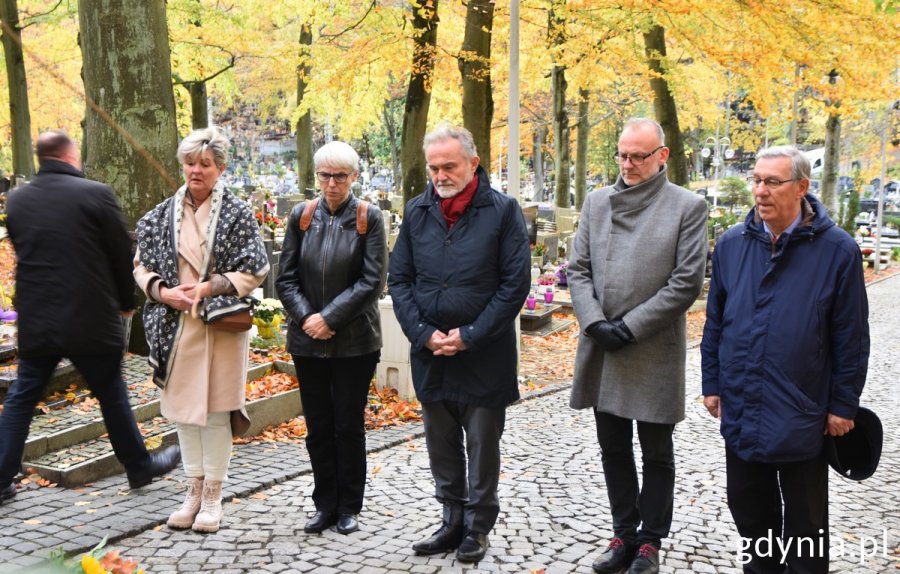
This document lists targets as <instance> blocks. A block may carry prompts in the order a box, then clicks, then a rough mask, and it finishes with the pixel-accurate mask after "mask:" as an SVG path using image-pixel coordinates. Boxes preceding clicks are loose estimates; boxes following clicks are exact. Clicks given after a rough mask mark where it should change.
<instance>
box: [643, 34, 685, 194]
mask: <svg viewBox="0 0 900 574" xmlns="http://www.w3.org/2000/svg"><path fill="white" fill-rule="evenodd" d="M644 50H645V53H646V54H647V63H648V66H649V67H650V70H651V71H653V73H654V77H653V78H652V79H651V80H650V88H651V89H652V90H653V95H654V98H653V109H654V111H655V113H656V121H658V122H659V124H660V125H661V126H662V128H663V132H664V133H665V135H666V146H667V147H668V148H669V161H668V162H667V165H668V167H669V181H671V182H672V183H674V184H676V185H684V186H686V185H687V184H688V168H687V157H686V156H685V155H684V139H683V137H682V135H681V129H680V128H679V127H678V109H677V108H676V107H675V98H674V97H672V92H671V91H670V90H669V83H668V82H667V81H666V78H665V76H664V71H665V70H664V69H663V60H664V59H665V57H666V32H665V29H664V28H663V27H662V26H653V28H651V29H650V30H649V31H647V32H644ZM648 151H649V150H648Z"/></svg>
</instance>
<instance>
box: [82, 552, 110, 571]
mask: <svg viewBox="0 0 900 574" xmlns="http://www.w3.org/2000/svg"><path fill="white" fill-rule="evenodd" d="M81 569H82V570H84V574H106V570H105V569H104V568H103V566H100V561H99V560H97V559H96V558H94V557H93V556H91V555H90V554H85V555H84V556H82V557H81Z"/></svg>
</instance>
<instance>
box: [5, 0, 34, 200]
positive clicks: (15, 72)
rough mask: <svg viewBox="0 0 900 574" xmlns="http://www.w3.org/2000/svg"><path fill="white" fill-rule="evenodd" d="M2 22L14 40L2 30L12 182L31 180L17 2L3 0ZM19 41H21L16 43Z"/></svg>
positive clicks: (29, 124) (23, 66) (24, 81)
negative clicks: (13, 35) (10, 134)
mask: <svg viewBox="0 0 900 574" xmlns="http://www.w3.org/2000/svg"><path fill="white" fill-rule="evenodd" d="M0 19H2V20H3V22H4V23H6V25H7V26H9V28H10V31H11V32H12V34H15V36H16V38H15V39H14V38H13V37H12V36H11V35H10V34H9V33H7V31H6V30H4V31H3V36H2V40H3V53H4V55H5V57H6V79H7V84H8V85H9V118H10V124H11V129H12V142H11V144H12V156H13V173H12V176H13V177H10V183H11V184H13V185H15V183H16V181H17V180H19V179H30V178H31V176H32V175H33V174H34V152H33V150H32V147H31V113H30V112H29V109H28V84H27V81H26V78H25V60H24V59H23V56H22V44H21V43H20V42H21V38H22V30H21V28H19V8H18V6H17V4H16V0H0ZM16 40H18V41H16Z"/></svg>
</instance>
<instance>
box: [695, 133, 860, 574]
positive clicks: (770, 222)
mask: <svg viewBox="0 0 900 574" xmlns="http://www.w3.org/2000/svg"><path fill="white" fill-rule="evenodd" d="M756 157H757V162H756V166H755V168H754V169H753V176H752V178H751V181H752V184H753V195H754V199H755V201H756V207H755V208H754V209H753V210H752V211H751V212H750V213H749V214H748V216H747V218H746V220H745V222H744V223H743V224H742V225H737V226H735V227H733V228H731V229H730V230H728V231H727V232H726V233H725V235H723V236H722V238H721V239H720V240H719V243H718V245H717V246H716V250H715V254H714V255H713V269H712V281H711V284H710V289H709V298H708V299H707V308H706V326H705V328H704V331H703V342H702V344H701V347H700V350H701V355H702V358H703V395H704V405H705V406H706V408H707V410H709V413H710V414H711V415H712V416H714V417H718V418H719V419H721V430H722V436H724V438H725V457H726V458H725V460H726V468H727V492H728V507H729V509H730V510H731V515H732V516H733V517H734V521H735V524H736V525H737V529H738V532H739V533H740V535H741V547H740V555H739V559H740V561H741V562H742V563H744V571H745V572H754V573H775V572H778V573H781V572H785V571H790V572H804V573H822V574H824V573H827V572H828V558H829V547H828V480H827V478H828V476H827V468H828V466H827V462H826V458H825V455H824V452H823V442H824V436H825V435H831V436H841V435H844V434H846V433H847V432H849V431H850V430H851V429H853V426H854V423H853V419H854V417H855V416H856V410H857V407H858V406H859V396H860V394H861V393H862V390H863V385H864V384H865V381H866V370H867V366H868V358H869V326H868V314H869V311H868V302H867V299H866V288H865V282H864V277H863V268H862V257H861V255H860V251H859V247H858V246H857V245H856V243H855V242H854V241H853V239H852V238H851V237H850V236H849V235H848V234H847V233H846V232H845V231H844V230H842V229H840V228H839V227H837V226H836V225H835V223H834V221H832V220H831V219H830V218H829V217H828V214H827V213H826V211H825V208H824V207H823V206H822V204H821V203H819V201H818V200H817V199H816V198H815V197H813V196H812V195H810V194H808V191H809V175H810V166H809V161H808V160H807V159H806V157H805V156H804V155H803V154H802V153H800V152H799V151H798V150H797V149H796V148H793V147H789V146H780V147H774V148H769V149H764V150H762V151H760V152H759V153H758V154H757V156H756ZM773 540H775V541H774V542H773ZM760 541H762V543H761V544H760ZM766 548H768V550H766Z"/></svg>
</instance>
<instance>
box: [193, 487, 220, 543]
mask: <svg viewBox="0 0 900 574" xmlns="http://www.w3.org/2000/svg"><path fill="white" fill-rule="evenodd" d="M220 520H222V481H221V480H204V481H203V496H202V498H201V500H200V512H199V513H198V514H197V517H196V518H195V519H194V524H193V525H192V526H191V528H192V529H193V530H194V531H195V532H216V531H218V530H219V521H220Z"/></svg>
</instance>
